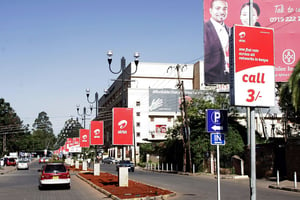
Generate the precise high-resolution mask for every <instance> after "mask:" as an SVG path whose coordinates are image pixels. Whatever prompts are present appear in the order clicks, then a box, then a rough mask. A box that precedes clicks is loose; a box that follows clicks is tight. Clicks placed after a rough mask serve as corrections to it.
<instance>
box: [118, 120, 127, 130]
mask: <svg viewBox="0 0 300 200" xmlns="http://www.w3.org/2000/svg"><path fill="white" fill-rule="evenodd" d="M118 126H119V127H120V129H124V128H125V127H126V126H127V121H126V120H121V121H119V123H118Z"/></svg>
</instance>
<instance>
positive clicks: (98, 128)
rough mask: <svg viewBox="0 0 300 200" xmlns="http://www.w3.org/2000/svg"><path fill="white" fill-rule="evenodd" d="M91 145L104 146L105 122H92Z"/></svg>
mask: <svg viewBox="0 0 300 200" xmlns="http://www.w3.org/2000/svg"><path fill="white" fill-rule="evenodd" d="M90 130H91V142H90V144H91V145H103V144H104V137H103V136H104V134H103V131H104V129H103V121H91V129H90Z"/></svg>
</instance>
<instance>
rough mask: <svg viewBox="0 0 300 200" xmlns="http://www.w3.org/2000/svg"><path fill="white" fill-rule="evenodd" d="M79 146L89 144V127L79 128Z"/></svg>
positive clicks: (87, 145)
mask: <svg viewBox="0 0 300 200" xmlns="http://www.w3.org/2000/svg"><path fill="white" fill-rule="evenodd" d="M79 133H80V134H79V135H80V147H89V146H90V139H89V135H90V130H89V129H80V132H79Z"/></svg>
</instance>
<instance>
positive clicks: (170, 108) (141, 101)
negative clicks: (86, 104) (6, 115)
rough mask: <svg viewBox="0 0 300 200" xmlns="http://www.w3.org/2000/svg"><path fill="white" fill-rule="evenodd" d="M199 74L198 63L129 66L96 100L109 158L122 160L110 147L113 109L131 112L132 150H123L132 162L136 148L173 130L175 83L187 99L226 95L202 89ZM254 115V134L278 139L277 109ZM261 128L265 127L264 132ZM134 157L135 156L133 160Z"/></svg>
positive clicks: (222, 87)
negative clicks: (197, 93)
mask: <svg viewBox="0 0 300 200" xmlns="http://www.w3.org/2000/svg"><path fill="white" fill-rule="evenodd" d="M124 65H125V60H124ZM177 69H178V70H177ZM202 71H203V62H202V61H199V62H197V63H195V64H176V63H146V62H140V63H139V64H138V68H137V70H136V67H135V63H134V62H132V63H130V64H129V65H128V66H127V67H126V68H125V69H124V73H121V74H120V76H119V77H118V79H117V80H115V81H114V82H113V84H112V85H111V86H110V87H109V88H108V89H107V91H106V94H105V95H103V96H102V97H101V98H100V100H99V108H100V109H99V116H98V118H97V119H98V120H103V121H104V127H105V128H104V129H105V139H104V140H105V144H106V147H109V149H110V150H109V154H110V156H114V157H116V158H119V159H120V158H121V157H122V156H121V152H120V151H118V148H117V147H113V146H112V145H111V141H112V120H111V119H112V112H111V111H112V108H113V107H122V105H123V107H128V108H133V112H134V130H135V131H134V132H135V142H134V143H135V145H134V147H135V148H134V147H131V148H130V147H127V149H126V150H127V156H126V157H127V159H128V158H130V159H132V160H133V159H134V158H133V155H134V152H136V153H135V154H136V155H139V144H141V143H145V142H153V141H162V140H165V136H166V134H165V132H166V130H167V129H168V128H171V127H173V125H174V122H175V120H176V118H177V117H178V116H180V115H181V112H180V110H179V104H180V103H179V101H180V99H181V98H180V97H181V94H180V90H179V89H178V87H177V86H178V83H181V81H182V83H183V85H184V91H185V93H186V96H191V97H192V96H193V92H194V91H197V90H198V91H199V90H207V89H215V90H217V91H219V92H228V91H229V86H228V85H217V86H205V85H204V82H203V80H204V76H203V74H204V73H201V72H202ZM122 89H123V92H122ZM123 95H124V96H123ZM257 111H260V112H257V116H256V130H257V131H258V132H260V133H261V135H262V136H263V137H278V136H280V135H278V134H277V133H280V131H277V132H276V130H282V123H281V122H280V120H281V117H282V115H281V114H280V111H279V109H278V107H275V108H271V109H262V110H261V109H260V110H257ZM241 116H242V118H241V123H244V125H246V123H245V114H244V113H243V114H242V115H241ZM272 116H273V117H272ZM274 116H276V117H275V118H274ZM272 124H274V125H273V126H272ZM262 127H265V130H263V129H262ZM272 127H273V129H272ZM264 131H265V132H264ZM281 137H282V136H281ZM138 157H139V156H136V159H137V158H138ZM135 161H137V162H138V160H135Z"/></svg>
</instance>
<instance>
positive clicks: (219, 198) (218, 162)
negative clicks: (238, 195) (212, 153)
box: [217, 144, 221, 200]
mask: <svg viewBox="0 0 300 200" xmlns="http://www.w3.org/2000/svg"><path fill="white" fill-rule="evenodd" d="M217 178H218V200H221V192H220V190H221V184H220V148H219V145H218V144H217Z"/></svg>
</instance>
